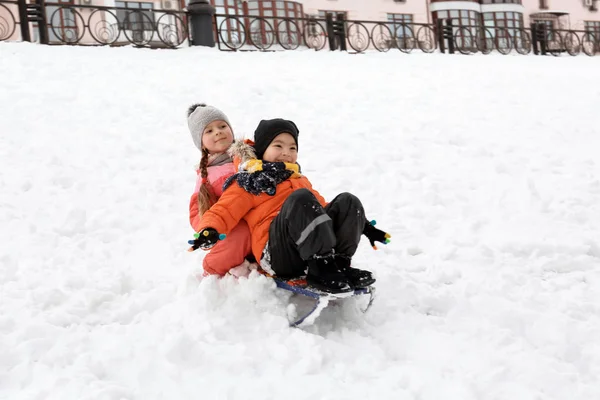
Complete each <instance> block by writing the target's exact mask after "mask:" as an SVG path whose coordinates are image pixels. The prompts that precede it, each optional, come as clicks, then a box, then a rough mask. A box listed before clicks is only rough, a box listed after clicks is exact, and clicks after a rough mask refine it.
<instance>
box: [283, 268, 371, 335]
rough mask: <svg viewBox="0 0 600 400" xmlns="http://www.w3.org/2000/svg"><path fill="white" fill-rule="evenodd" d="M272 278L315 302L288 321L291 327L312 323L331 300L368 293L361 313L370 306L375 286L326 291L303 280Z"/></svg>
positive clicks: (285, 287)
mask: <svg viewBox="0 0 600 400" xmlns="http://www.w3.org/2000/svg"><path fill="white" fill-rule="evenodd" d="M273 280H275V284H276V285H277V287H278V288H280V289H284V290H288V291H290V292H292V293H295V294H299V295H302V296H306V297H310V298H312V299H314V300H315V304H314V306H313V308H312V309H311V310H310V311H308V312H307V313H305V314H304V315H302V316H301V317H299V318H297V319H296V320H295V321H290V326H293V327H301V326H307V325H312V324H313V323H314V322H315V320H316V319H317V318H318V317H319V315H321V311H323V310H324V309H325V307H327V305H328V304H329V302H330V301H331V300H339V299H346V298H350V297H355V296H362V295H369V303H368V304H367V307H365V309H363V310H361V311H362V312H363V313H365V312H367V310H368V309H369V308H370V307H371V305H372V304H373V300H374V299H375V288H374V287H373V286H368V287H366V288H361V289H355V290H354V292H348V293H327V292H323V291H321V290H318V289H315V288H312V287H310V286H307V285H306V282H304V281H303V280H292V281H286V280H282V279H278V278H273Z"/></svg>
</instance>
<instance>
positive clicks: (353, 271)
mask: <svg viewBox="0 0 600 400" xmlns="http://www.w3.org/2000/svg"><path fill="white" fill-rule="evenodd" d="M351 262H352V259H350V258H348V257H344V256H342V255H339V254H336V256H335V263H336V265H337V267H338V269H339V270H340V271H341V272H342V273H343V274H344V275H346V277H347V278H348V280H349V281H350V284H351V285H352V286H354V287H355V288H357V289H359V288H366V287H367V286H370V285H372V284H374V283H375V278H373V274H372V273H371V272H369V271H365V270H363V269H358V268H352V267H351V266H350V264H351Z"/></svg>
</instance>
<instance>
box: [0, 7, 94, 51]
mask: <svg viewBox="0 0 600 400" xmlns="http://www.w3.org/2000/svg"><path fill="white" fill-rule="evenodd" d="M57 3H60V4H64V5H72V4H73V3H72V2H70V1H64V0H58V1H57ZM77 16H78V14H75V12H74V11H73V9H72V8H59V7H57V6H47V8H46V17H47V19H48V26H49V27H50V26H52V28H54V29H52V28H50V29H48V38H49V40H50V41H51V42H56V41H60V42H63V43H75V42H76V41H77V40H78V39H79V34H80V31H79V28H78V26H77V22H78V19H77ZM80 18H81V17H80ZM81 23H83V21H81ZM0 25H1V24H0ZM33 26H34V27H35V28H38V25H37V24H34V25H33ZM32 39H34V40H36V41H37V40H38V39H39V38H38V29H34V30H33V31H32Z"/></svg>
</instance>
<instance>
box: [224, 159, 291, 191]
mask: <svg viewBox="0 0 600 400" xmlns="http://www.w3.org/2000/svg"><path fill="white" fill-rule="evenodd" d="M239 169H240V172H238V173H237V174H234V175H231V176H230V177H229V178H227V180H226V181H225V183H224V184H223V190H225V189H227V188H228V187H229V186H230V185H231V184H232V183H233V182H234V181H235V182H237V183H238V185H240V187H241V188H242V189H244V190H245V191H246V192H248V193H251V194H253V195H256V196H258V195H259V194H261V193H266V194H268V195H269V196H275V191H276V187H277V185H278V184H280V183H281V182H283V181H285V180H287V179H290V178H291V179H294V178H300V177H301V176H302V174H301V173H300V165H298V164H290V163H283V162H263V161H262V160H257V159H253V160H249V161H247V162H245V163H243V164H242V165H240V168H239Z"/></svg>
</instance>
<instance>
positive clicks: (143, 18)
mask: <svg viewBox="0 0 600 400" xmlns="http://www.w3.org/2000/svg"><path fill="white" fill-rule="evenodd" d="M17 27H19V29H17ZM2 40H23V41H39V42H40V43H43V44H68V45H83V46H86V45H87V46H94V45H95V46H98V45H112V46H122V45H135V46H141V47H165V48H176V47H179V46H181V45H182V44H184V43H185V42H186V41H187V40H188V27H187V16H186V13H185V12H183V11H172V10H154V9H153V10H142V9H129V8H124V7H104V6H91V5H89V6H88V5H74V4H64V3H52V2H44V3H42V2H41V1H39V2H36V3H30V4H26V3H25V2H24V1H13V0H0V41H2Z"/></svg>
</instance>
